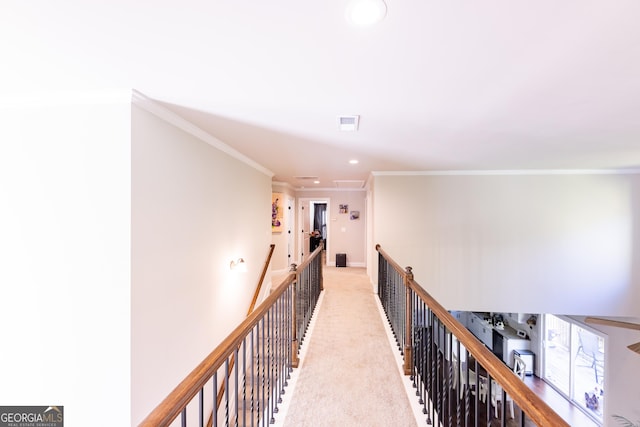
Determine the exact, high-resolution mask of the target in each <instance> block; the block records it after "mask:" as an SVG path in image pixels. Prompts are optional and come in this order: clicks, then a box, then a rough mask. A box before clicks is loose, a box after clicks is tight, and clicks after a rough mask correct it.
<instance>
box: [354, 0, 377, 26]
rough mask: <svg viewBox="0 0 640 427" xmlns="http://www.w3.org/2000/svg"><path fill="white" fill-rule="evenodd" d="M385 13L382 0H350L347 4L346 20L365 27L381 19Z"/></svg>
mask: <svg viewBox="0 0 640 427" xmlns="http://www.w3.org/2000/svg"><path fill="white" fill-rule="evenodd" d="M386 14H387V5H386V3H385V2H384V1H383V0H351V1H350V2H349V4H348V5H347V10H346V17H347V22H349V23H350V24H352V25H355V26H358V27H366V26H369V25H373V24H375V23H378V22H380V21H382V19H383V18H384V17H385V15H386Z"/></svg>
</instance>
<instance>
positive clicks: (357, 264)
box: [327, 260, 367, 268]
mask: <svg viewBox="0 0 640 427" xmlns="http://www.w3.org/2000/svg"><path fill="white" fill-rule="evenodd" d="M335 266H336V261H335V260H333V261H327V267H335ZM366 266H367V264H366V263H364V262H349V261H347V267H354V268H365V267H366ZM336 268H342V267H336Z"/></svg>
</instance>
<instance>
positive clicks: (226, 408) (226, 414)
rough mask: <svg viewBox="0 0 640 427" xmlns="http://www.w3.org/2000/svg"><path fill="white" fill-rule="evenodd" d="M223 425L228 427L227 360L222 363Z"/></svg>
mask: <svg viewBox="0 0 640 427" xmlns="http://www.w3.org/2000/svg"><path fill="white" fill-rule="evenodd" d="M224 425H225V426H226V427H228V426H229V358H228V357H227V359H226V360H225V361H224Z"/></svg>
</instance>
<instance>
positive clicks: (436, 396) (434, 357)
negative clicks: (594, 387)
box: [376, 245, 569, 427]
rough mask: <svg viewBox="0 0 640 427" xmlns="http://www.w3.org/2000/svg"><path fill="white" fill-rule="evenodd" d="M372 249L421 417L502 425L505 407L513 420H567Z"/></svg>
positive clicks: (548, 425) (546, 425) (550, 424)
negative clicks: (420, 406) (418, 403)
mask: <svg viewBox="0 0 640 427" xmlns="http://www.w3.org/2000/svg"><path fill="white" fill-rule="evenodd" d="M376 250H377V251H378V296H379V298H380V301H381V303H382V306H383V308H384V311H385V313H386V316H387V319H388V321H389V324H390V326H391V330H392V332H393V334H394V336H395V339H396V342H397V344H398V349H399V351H400V353H401V354H402V356H403V363H404V372H405V374H406V375H410V376H411V379H412V381H413V386H414V388H415V389H416V396H417V397H418V400H419V402H420V404H421V405H422V406H423V412H424V414H425V415H426V416H427V424H435V425H445V426H447V425H448V426H451V425H456V426H480V425H482V426H487V425H492V426H494V425H495V426H498V425H501V426H506V425H507V416H506V414H507V413H508V412H509V409H511V412H512V413H513V416H514V419H515V421H516V424H515V425H520V426H524V425H525V420H526V421H527V425H530V423H529V421H531V422H533V423H534V424H535V425H537V426H542V427H563V426H567V427H568V426H569V424H567V422H566V421H564V420H563V419H562V418H561V417H560V416H559V415H558V414H557V413H556V412H554V411H553V409H551V408H550V407H549V406H548V405H547V404H546V403H545V402H544V401H543V400H542V399H541V398H540V397H539V396H537V395H536V394H535V393H534V392H533V391H532V390H531V389H530V388H529V387H528V386H527V385H526V384H525V383H524V382H523V381H522V380H521V379H520V378H519V377H518V376H516V375H515V373H514V372H513V371H512V370H511V369H509V368H508V367H507V366H506V365H505V364H504V363H503V362H502V361H501V360H500V359H498V358H497V357H496V356H495V355H494V354H493V353H492V352H491V351H489V350H488V349H487V348H486V347H485V346H484V344H483V343H482V342H480V341H479V340H478V339H477V338H476V337H475V336H474V335H473V334H472V333H471V332H470V331H469V330H468V329H467V328H466V327H464V326H463V325H462V324H460V322H458V321H457V320H456V319H455V318H454V317H453V316H452V315H451V314H450V313H449V312H448V311H447V310H446V309H445V308H444V307H442V305H440V304H439V303H438V301H436V300H435V299H434V298H433V297H432V296H431V295H430V294H429V293H428V292H427V291H425V290H424V289H423V288H422V287H421V286H420V285H419V284H418V283H417V282H416V281H415V280H414V277H413V273H412V269H411V267H407V268H406V269H403V268H401V267H400V265H399V264H397V263H396V262H395V261H394V260H393V259H392V258H391V257H390V256H389V255H388V254H387V253H386V252H385V251H384V250H383V249H382V248H381V247H380V245H376ZM507 402H513V404H514V405H516V407H513V408H508V405H507ZM509 425H510V426H511V425H514V423H513V422H512V421H510V422H509Z"/></svg>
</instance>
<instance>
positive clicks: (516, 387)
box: [376, 245, 569, 427]
mask: <svg viewBox="0 0 640 427" xmlns="http://www.w3.org/2000/svg"><path fill="white" fill-rule="evenodd" d="M376 250H377V251H378V252H379V253H380V254H382V256H383V257H384V258H385V260H386V261H387V262H388V263H389V264H391V266H392V267H393V268H394V269H396V270H397V272H398V273H399V274H401V275H402V276H403V278H406V277H407V276H408V273H407V272H406V271H404V270H403V269H402V268H401V267H400V265H399V264H397V263H396V262H395V261H393V259H392V258H391V257H390V256H389V255H388V254H387V253H386V252H384V251H383V250H382V248H381V246H380V245H376ZM408 271H411V270H410V269H408ZM406 283H408V284H409V286H410V287H411V290H413V292H415V293H416V294H417V295H418V297H420V298H421V299H422V300H423V301H424V302H425V303H426V304H427V306H428V307H429V309H430V310H431V311H432V312H433V313H434V314H435V315H436V316H437V317H438V319H440V321H441V322H442V324H444V326H445V327H446V328H447V329H449V331H451V333H453V335H455V336H456V338H457V339H458V340H459V341H460V343H461V344H462V345H463V346H464V347H465V348H466V349H467V350H468V351H469V352H470V353H471V354H472V355H473V357H474V358H475V359H476V360H477V361H478V362H479V363H480V364H481V365H482V366H483V367H484V368H485V369H486V370H487V373H488V374H489V376H490V377H491V378H493V379H495V380H496V381H497V382H498V384H500V385H501V386H502V388H503V389H504V390H505V391H506V392H507V394H508V395H509V396H510V397H511V398H513V400H514V402H516V404H518V406H519V407H520V408H522V409H523V410H524V411H525V413H526V414H527V416H528V417H529V418H530V419H531V420H532V421H533V422H534V423H535V424H536V425H538V426H541V427H561V426H566V427H569V424H568V423H567V422H566V421H565V420H564V419H562V417H560V415H558V414H557V413H556V412H555V411H554V410H553V409H551V407H550V406H549V405H547V403H546V402H544V401H543V400H542V399H541V398H540V397H539V396H538V395H537V394H535V393H534V392H533V391H532V390H531V389H530V388H529V387H527V386H526V384H524V382H523V381H522V380H521V379H520V378H518V377H517V376H516V375H515V374H514V373H513V371H512V370H511V369H509V368H508V367H507V365H505V364H504V363H502V361H501V360H500V359H498V358H497V357H496V356H495V355H494V354H493V353H492V352H490V351H489V350H488V349H487V348H486V347H485V346H484V344H482V343H481V342H480V341H479V340H478V339H477V338H476V337H475V336H474V335H473V334H472V333H471V332H470V331H469V330H468V329H467V328H465V327H464V326H462V324H461V323H460V322H458V321H457V320H456V319H455V318H454V317H453V316H452V315H451V314H450V313H449V311H447V310H446V309H445V308H444V307H443V306H442V305H441V304H440V303H439V302H438V301H436V300H435V299H434V298H433V297H432V296H431V295H430V294H429V293H428V292H427V291H426V290H424V289H423V288H422V287H421V286H420V285H419V284H418V283H417V282H416V281H415V280H413V274H411V277H410V280H406ZM409 333H410V332H408V334H409Z"/></svg>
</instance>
